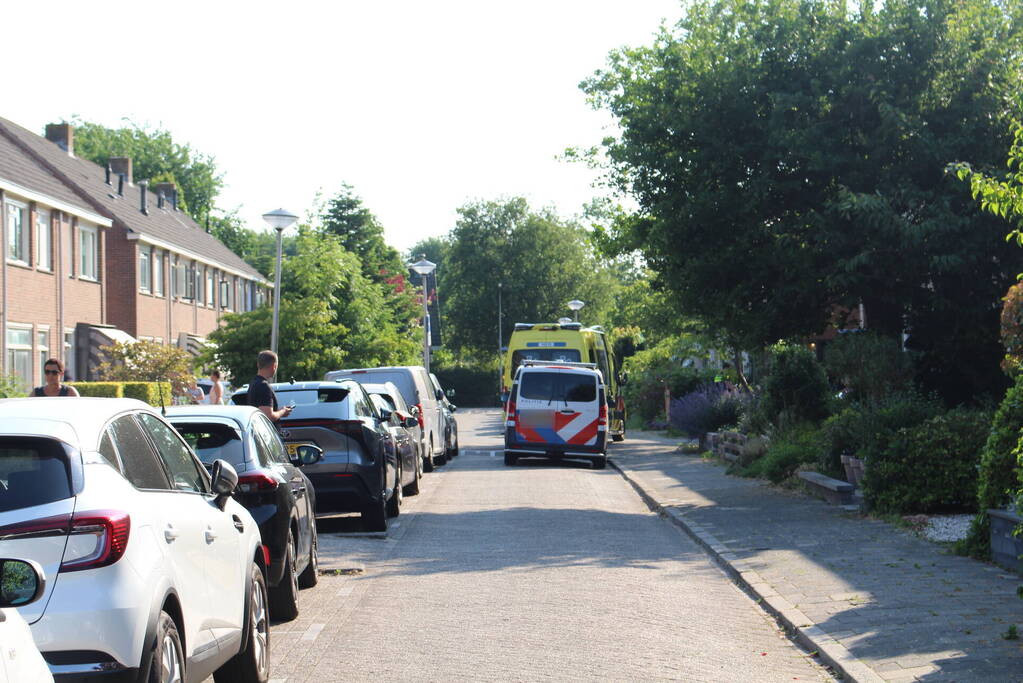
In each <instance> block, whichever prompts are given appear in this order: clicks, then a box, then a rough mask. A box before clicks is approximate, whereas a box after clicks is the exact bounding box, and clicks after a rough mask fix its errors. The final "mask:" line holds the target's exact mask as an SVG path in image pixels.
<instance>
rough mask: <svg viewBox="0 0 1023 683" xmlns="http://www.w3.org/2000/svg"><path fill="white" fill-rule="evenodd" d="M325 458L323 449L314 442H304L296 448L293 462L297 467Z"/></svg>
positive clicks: (313, 463) (312, 463)
mask: <svg viewBox="0 0 1023 683" xmlns="http://www.w3.org/2000/svg"><path fill="white" fill-rule="evenodd" d="M321 460H323V449H322V448H320V447H319V446H314V445H313V444H311V443H309V444H302V445H301V446H299V447H298V448H296V449H295V457H294V458H292V460H291V462H292V464H294V465H295V466H297V467H301V466H302V465H315V464H316V463H318V462H319V461H321Z"/></svg>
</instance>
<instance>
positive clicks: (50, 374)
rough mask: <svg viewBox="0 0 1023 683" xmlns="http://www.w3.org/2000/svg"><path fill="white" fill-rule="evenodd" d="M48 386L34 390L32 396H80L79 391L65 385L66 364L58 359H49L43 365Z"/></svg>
mask: <svg viewBox="0 0 1023 683" xmlns="http://www.w3.org/2000/svg"><path fill="white" fill-rule="evenodd" d="M43 373H45V375H46V384H44V385H43V386H41V387H36V388H35V389H33V390H32V394H31V395H32V396H78V390H77V389H75V388H74V387H72V386H68V385H67V384H64V383H63V382H62V380H63V379H64V363H63V362H61V360H60V359H58V358H49V359H47V361H46V362H45V363H43Z"/></svg>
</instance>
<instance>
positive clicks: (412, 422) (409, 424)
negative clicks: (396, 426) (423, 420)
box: [401, 416, 419, 429]
mask: <svg viewBox="0 0 1023 683" xmlns="http://www.w3.org/2000/svg"><path fill="white" fill-rule="evenodd" d="M401 426H402V427H405V428H406V429H412V428H413V427H418V426H419V418H417V417H412V416H409V417H406V418H405V419H404V420H402V421H401Z"/></svg>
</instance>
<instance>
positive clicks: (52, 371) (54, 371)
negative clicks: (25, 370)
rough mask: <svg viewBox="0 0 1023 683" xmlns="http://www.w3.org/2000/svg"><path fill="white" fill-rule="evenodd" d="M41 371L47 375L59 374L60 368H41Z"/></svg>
mask: <svg viewBox="0 0 1023 683" xmlns="http://www.w3.org/2000/svg"><path fill="white" fill-rule="evenodd" d="M43 372H44V373H45V374H47V375H59V374H60V370H43Z"/></svg>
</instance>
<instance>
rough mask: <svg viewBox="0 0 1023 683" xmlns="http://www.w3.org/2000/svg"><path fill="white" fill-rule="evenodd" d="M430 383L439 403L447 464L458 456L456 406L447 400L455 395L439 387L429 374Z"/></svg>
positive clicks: (437, 381)
mask: <svg viewBox="0 0 1023 683" xmlns="http://www.w3.org/2000/svg"><path fill="white" fill-rule="evenodd" d="M430 381H431V382H432V383H433V390H434V391H435V392H436V394H437V402H438V403H440V408H441V421H442V422H443V423H444V455H445V456H446V457H447V459H448V462H450V461H451V458H454V457H455V456H457V455H458V420H456V419H455V410H457V408H458V406H456V405H455V404H454V403H452V402H451V401H449V400H448V395H449V394H450V395H451V396H454V395H455V390H454V389H448V390H447V391H444V390H443V389H441V387H440V380H438V379H437V375H435V374H433V373H432V372H431V373H430Z"/></svg>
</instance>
